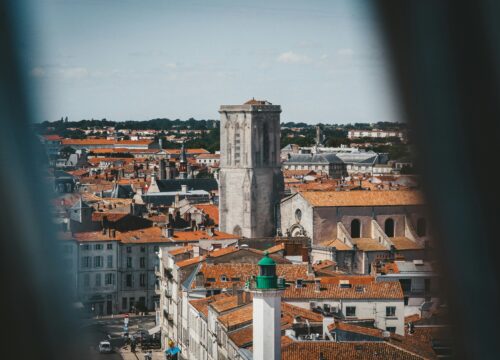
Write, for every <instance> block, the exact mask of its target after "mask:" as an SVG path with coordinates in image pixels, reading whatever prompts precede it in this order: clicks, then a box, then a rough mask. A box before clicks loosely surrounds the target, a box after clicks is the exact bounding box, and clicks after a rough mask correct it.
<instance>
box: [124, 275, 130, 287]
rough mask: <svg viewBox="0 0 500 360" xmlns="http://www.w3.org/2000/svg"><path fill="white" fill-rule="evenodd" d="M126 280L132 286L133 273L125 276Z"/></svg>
mask: <svg viewBox="0 0 500 360" xmlns="http://www.w3.org/2000/svg"><path fill="white" fill-rule="evenodd" d="M125 281H126V284H127V285H126V286H128V287H132V274H127V276H126V277H125Z"/></svg>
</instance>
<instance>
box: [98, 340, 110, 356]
mask: <svg viewBox="0 0 500 360" xmlns="http://www.w3.org/2000/svg"><path fill="white" fill-rule="evenodd" d="M111 351H112V348H111V344H110V343H109V341H106V340H105V341H101V342H100V343H99V352H100V353H103V354H109V353H110V352H111Z"/></svg>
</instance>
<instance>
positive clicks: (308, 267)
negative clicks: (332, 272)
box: [307, 262, 314, 275]
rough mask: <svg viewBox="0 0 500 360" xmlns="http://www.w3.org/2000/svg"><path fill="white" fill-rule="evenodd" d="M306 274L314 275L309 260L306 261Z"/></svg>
mask: <svg viewBox="0 0 500 360" xmlns="http://www.w3.org/2000/svg"><path fill="white" fill-rule="evenodd" d="M307 275H314V269H313V266H312V264H311V263H310V262H308V263H307Z"/></svg>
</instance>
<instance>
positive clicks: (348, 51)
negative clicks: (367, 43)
mask: <svg viewBox="0 0 500 360" xmlns="http://www.w3.org/2000/svg"><path fill="white" fill-rule="evenodd" d="M353 54H354V51H353V50H352V49H349V48H344V49H339V50H338V51H337V55H340V56H352V55H353Z"/></svg>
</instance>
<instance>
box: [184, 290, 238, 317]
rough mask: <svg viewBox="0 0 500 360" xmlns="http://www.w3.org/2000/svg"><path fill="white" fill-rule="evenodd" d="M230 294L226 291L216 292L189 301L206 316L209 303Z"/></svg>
mask: <svg viewBox="0 0 500 360" xmlns="http://www.w3.org/2000/svg"><path fill="white" fill-rule="evenodd" d="M229 296H231V295H229V294H227V293H222V294H217V295H213V296H209V297H206V298H203V299H196V300H191V301H190V302H189V303H190V304H191V305H192V306H193V307H194V308H195V309H196V310H198V311H199V312H200V313H202V314H203V315H205V317H208V305H209V304H210V303H213V302H215V301H218V300H222V299H224V298H227V297H229Z"/></svg>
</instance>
